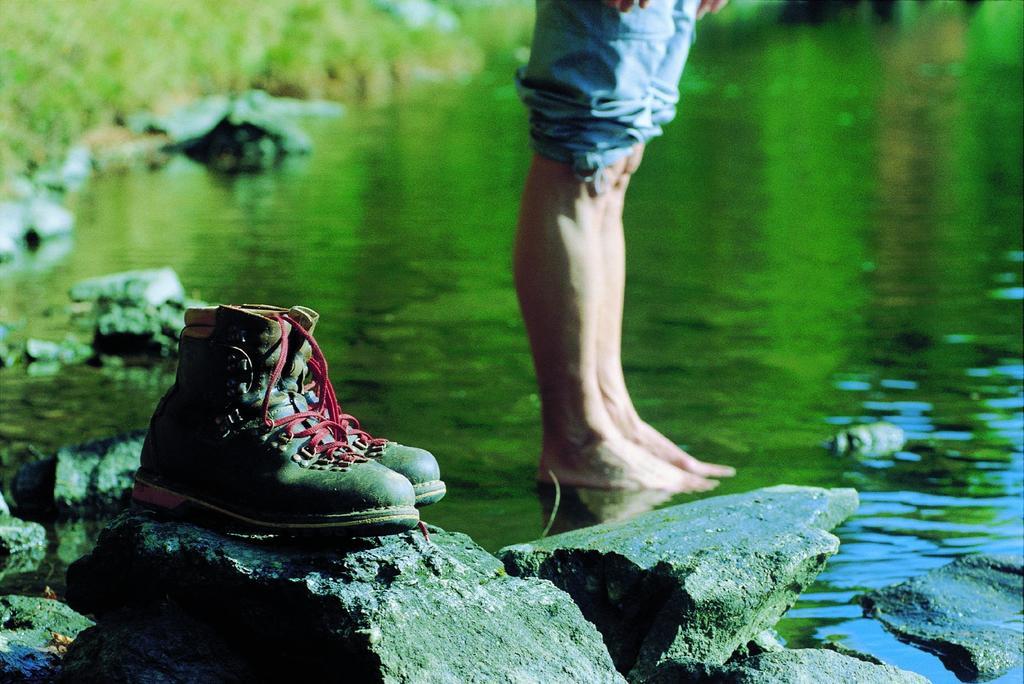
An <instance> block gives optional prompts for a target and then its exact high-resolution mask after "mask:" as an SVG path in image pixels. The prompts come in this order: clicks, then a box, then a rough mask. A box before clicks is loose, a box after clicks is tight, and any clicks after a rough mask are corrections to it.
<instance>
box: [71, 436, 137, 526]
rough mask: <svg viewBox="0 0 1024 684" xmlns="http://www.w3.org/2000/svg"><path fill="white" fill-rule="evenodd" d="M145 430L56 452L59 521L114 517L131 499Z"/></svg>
mask: <svg viewBox="0 0 1024 684" xmlns="http://www.w3.org/2000/svg"><path fill="white" fill-rule="evenodd" d="M145 439H146V431H145V430H133V431H131V432H126V433H124V434H121V435H116V436H114V437H109V438H107V439H98V440H94V441H91V442H86V443H85V444H79V445H77V446H70V447H64V448H62V449H60V450H58V451H57V463H56V473H55V478H54V485H53V502H54V506H55V508H56V509H57V515H58V516H59V517H61V518H77V517H82V516H94V515H99V514H105V513H113V512H116V511H119V510H121V509H122V508H124V507H125V506H126V505H127V504H128V502H129V499H130V497H131V490H132V484H133V478H134V476H135V471H136V470H137V469H138V467H139V458H140V456H141V454H142V443H143V442H144V441H145Z"/></svg>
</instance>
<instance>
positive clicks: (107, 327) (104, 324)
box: [93, 300, 198, 355]
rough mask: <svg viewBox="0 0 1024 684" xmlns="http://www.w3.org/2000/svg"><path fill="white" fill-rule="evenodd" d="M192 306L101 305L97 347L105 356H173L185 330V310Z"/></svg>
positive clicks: (96, 321)
mask: <svg viewBox="0 0 1024 684" xmlns="http://www.w3.org/2000/svg"><path fill="white" fill-rule="evenodd" d="M192 304H193V303H191V302H190V303H178V302H167V303H165V304H161V305H160V306H155V307H154V306H137V305H134V304H124V303H121V302H114V301H108V300H104V301H101V302H99V303H97V304H96V307H95V309H94V313H95V336H94V337H93V346H94V347H95V348H96V350H97V351H99V352H100V353H103V354H136V353H152V354H162V355H168V354H171V353H173V352H174V351H176V348H177V345H178V334H179V333H180V332H181V329H182V328H183V327H184V326H185V309H186V308H187V307H188V306H190V305H192ZM196 304H198V302H197V303H196Z"/></svg>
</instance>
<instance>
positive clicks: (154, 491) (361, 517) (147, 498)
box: [132, 474, 420, 537]
mask: <svg viewBox="0 0 1024 684" xmlns="http://www.w3.org/2000/svg"><path fill="white" fill-rule="evenodd" d="M132 501H133V502H134V503H135V504H137V505H138V506H140V507H142V508H145V509H148V510H151V511H157V512H159V513H164V514H168V515H170V516H172V517H175V518H179V519H187V520H197V521H198V520H202V521H209V522H212V523H213V524H214V525H215V526H217V527H225V524H226V526H227V527H228V528H230V529H231V530H235V529H237V530H239V531H244V532H256V533H261V534H277V535H289V536H311V535H312V536H320V535H323V536H347V537H348V536H351V537H379V536H383V535H386V534H397V533H399V532H405V531H406V530H410V529H412V528H414V527H416V525H417V524H418V523H419V520H420V515H419V511H417V510H416V509H415V508H414V507H412V506H391V507H386V508H374V509H368V510H363V511H352V512H350V513H339V514H334V515H328V514H323V515H312V516H299V515H297V516H289V517H287V518H277V517H275V516H266V515H265V514H259V513H253V512H249V511H239V510H237V509H236V508H233V507H231V506H229V505H227V504H225V503H223V502H219V501H211V500H209V499H208V498H200V497H199V496H196V495H194V494H188V493H185V492H183V491H181V489H180V488H178V487H176V486H174V485H168V483H166V482H158V481H156V480H155V479H152V478H147V477H143V476H141V475H139V474H136V476H135V486H134V488H133V489H132Z"/></svg>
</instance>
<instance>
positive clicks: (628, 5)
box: [604, 0, 724, 12]
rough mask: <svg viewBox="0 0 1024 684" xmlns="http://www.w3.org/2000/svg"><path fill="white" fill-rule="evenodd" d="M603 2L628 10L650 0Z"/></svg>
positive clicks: (646, 3)
mask: <svg viewBox="0 0 1024 684" xmlns="http://www.w3.org/2000/svg"><path fill="white" fill-rule="evenodd" d="M604 4H606V5H608V6H609V7H614V8H615V9H617V10H619V11H620V12H628V11H629V10H631V9H633V7H634V6H636V7H639V8H640V9H643V8H644V7H647V5H649V4H651V0H604ZM723 4H724V3H723Z"/></svg>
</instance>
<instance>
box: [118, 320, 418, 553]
mask: <svg viewBox="0 0 1024 684" xmlns="http://www.w3.org/2000/svg"><path fill="white" fill-rule="evenodd" d="M305 316H306V314H305V312H304V310H302V309H292V310H287V309H279V308H275V307H263V306H219V307H209V308H199V309H189V310H188V311H187V312H186V314H185V329H184V331H183V332H182V337H181V342H180V347H179V348H180V356H179V362H178V373H177V379H176V381H175V383H174V386H173V387H171V389H170V390H169V391H168V392H167V394H166V395H165V396H164V398H163V399H162V400H161V401H160V404H159V405H158V406H157V409H156V413H155V414H154V415H153V419H152V421H151V423H150V428H149V434H148V435H147V437H146V442H145V445H144V447H143V452H142V465H141V468H140V469H139V471H138V473H137V474H136V478H135V489H134V491H133V494H132V498H133V500H134V501H135V502H136V503H138V504H140V505H142V506H145V507H148V508H155V509H159V510H163V511H167V512H173V513H176V514H181V515H186V516H189V517H201V518H209V519H212V520H216V521H218V522H220V523H228V524H230V525H231V526H232V527H239V528H243V529H247V530H252V531H257V532H263V533H277V534H296V533H301V534H309V533H328V534H346V535H383V534H390V533H394V532H400V531H403V530H407V529H410V528H412V527H414V526H415V525H416V524H417V522H418V521H419V514H418V512H417V511H416V508H415V506H414V504H415V499H416V494H415V492H414V490H413V487H412V485H411V484H410V483H409V481H408V480H407V479H406V478H405V477H403V476H401V475H399V474H398V473H395V472H394V471H392V470H390V469H388V468H386V467H385V466H383V465H381V464H380V463H377V462H375V461H373V460H371V459H369V458H367V457H366V456H365V455H364V454H363V453H360V451H359V450H357V449H356V448H354V447H353V446H352V445H351V444H349V435H348V432H347V430H348V428H347V427H346V426H345V425H344V424H342V423H340V422H338V421H337V420H335V419H334V418H333V417H332V416H329V415H327V414H325V413H324V412H323V410H321V409H320V407H317V406H314V407H310V406H308V405H307V404H306V401H305V398H304V396H303V394H302V379H303V377H304V376H305V374H306V372H307V368H306V364H305V363H304V362H302V361H301V360H300V359H302V355H301V354H296V353H295V352H296V351H297V349H296V348H295V346H294V342H293V340H294V337H293V334H292V333H293V332H294V331H295V330H301V331H302V332H301V333H300V337H304V338H306V339H308V341H309V343H310V346H311V347H312V348H313V349H316V347H315V344H316V343H315V341H314V340H313V338H312V336H311V335H308V333H306V331H305V328H304V327H303V325H304V324H305V323H306V322H307V321H306V320H305V318H304V317H305Z"/></svg>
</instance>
